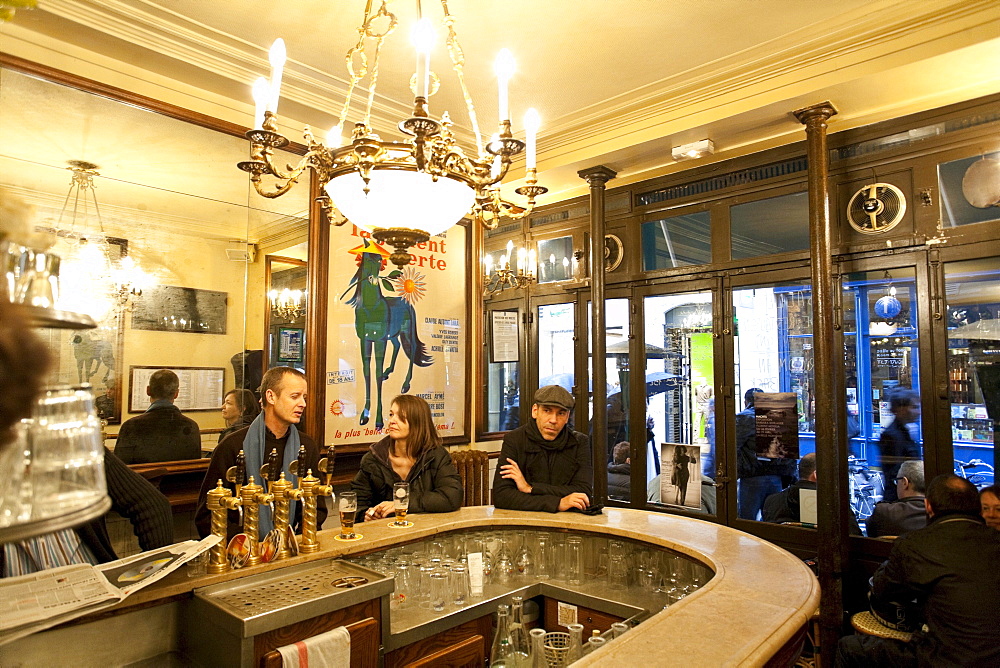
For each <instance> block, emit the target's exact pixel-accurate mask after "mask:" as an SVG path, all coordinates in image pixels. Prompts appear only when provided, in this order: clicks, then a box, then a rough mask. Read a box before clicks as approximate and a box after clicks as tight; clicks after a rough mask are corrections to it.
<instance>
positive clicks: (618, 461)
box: [608, 441, 632, 500]
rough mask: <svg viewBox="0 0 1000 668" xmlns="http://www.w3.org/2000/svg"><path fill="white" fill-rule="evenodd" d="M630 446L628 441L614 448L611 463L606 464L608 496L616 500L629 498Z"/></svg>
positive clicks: (630, 477) (630, 474) (630, 473)
mask: <svg viewBox="0 0 1000 668" xmlns="http://www.w3.org/2000/svg"><path fill="white" fill-rule="evenodd" d="M631 449H632V448H631V446H630V445H629V442H628V441H622V442H621V443H619V444H618V445H616V446H615V449H614V451H613V455H612V459H611V463H610V464H608V496H610V497H613V498H616V499H626V500H627V499H628V498H629V497H630V491H631V490H630V487H629V486H630V485H631V479H632V461H631V459H630V458H629V454H630V452H631Z"/></svg>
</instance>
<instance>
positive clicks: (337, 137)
mask: <svg viewBox="0 0 1000 668" xmlns="http://www.w3.org/2000/svg"><path fill="white" fill-rule="evenodd" d="M342 143H343V135H342V134H341V129H340V125H334V126H333V127H332V128H330V131H329V132H327V133H326V147H327V148H331V149H333V148H340V145H341V144H342Z"/></svg>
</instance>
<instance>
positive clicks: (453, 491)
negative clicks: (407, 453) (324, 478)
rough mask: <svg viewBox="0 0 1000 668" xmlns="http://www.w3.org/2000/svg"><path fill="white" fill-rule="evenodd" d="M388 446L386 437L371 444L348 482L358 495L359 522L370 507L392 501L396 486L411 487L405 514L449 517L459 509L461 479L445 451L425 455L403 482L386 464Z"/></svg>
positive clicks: (389, 441)
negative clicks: (402, 483) (359, 466)
mask: <svg viewBox="0 0 1000 668" xmlns="http://www.w3.org/2000/svg"><path fill="white" fill-rule="evenodd" d="M391 442H392V439H391V438H390V437H388V436H386V437H385V438H383V439H382V440H381V441H378V442H377V443H374V444H372V446H371V448H369V450H368V452H366V453H365V456H364V457H362V458H361V468H360V470H359V471H358V473H357V475H355V476H354V480H353V481H352V482H351V491H352V492H357V494H358V514H357V516H356V517H357V521H358V522H363V521H364V519H365V511H366V510H368V509H369V508H371V507H372V506H376V505H378V504H379V503H381V502H383V501H392V486H393V485H394V484H395V483H397V482H408V483H410V505H409V507H408V510H407V512H408V513H450V512H452V511H453V510H458V509H459V508H461V507H462V500H463V499H464V498H465V492H464V490H463V488H462V478H461V476H459V475H458V469H456V468H455V465H454V464H453V463H452V461H451V454H450V453H449V452H448V451H447V450H446V449H445V448H444V447H442V446H438V447H434V448H431V449H430V450H427V451H425V452H424V454H422V455H421V456H420V459H418V460H417V461H416V462H414V464H413V468H411V469H410V473H409V475H407V476H406V480H403V479H402V478H400V477H399V474H397V473H396V472H395V471H394V470H393V469H392V464H391V463H390V462H389V446H390V444H391Z"/></svg>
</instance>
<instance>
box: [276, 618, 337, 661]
mask: <svg viewBox="0 0 1000 668" xmlns="http://www.w3.org/2000/svg"><path fill="white" fill-rule="evenodd" d="M278 653H279V654H281V665H282V666H284V668H350V666H351V634H350V633H349V632H348V631H347V627H345V626H339V627H337V628H335V629H333V630H332V631H327V632H326V633H320V634H319V635H316V636H313V637H312V638H306V639H305V640H301V641H299V642H297V643H292V644H291V645H285V646H284V647H279V648H278Z"/></svg>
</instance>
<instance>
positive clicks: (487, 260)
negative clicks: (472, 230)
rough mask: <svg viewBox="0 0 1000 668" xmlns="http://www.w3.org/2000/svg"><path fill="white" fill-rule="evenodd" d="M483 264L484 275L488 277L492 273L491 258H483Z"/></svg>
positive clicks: (488, 256)
mask: <svg viewBox="0 0 1000 668" xmlns="http://www.w3.org/2000/svg"><path fill="white" fill-rule="evenodd" d="M483 262H484V263H486V275H487V276H489V275H490V274H492V273H493V256H492V255H487V256H486V257H485V258H483Z"/></svg>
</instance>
